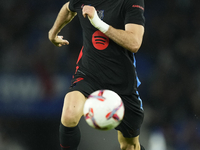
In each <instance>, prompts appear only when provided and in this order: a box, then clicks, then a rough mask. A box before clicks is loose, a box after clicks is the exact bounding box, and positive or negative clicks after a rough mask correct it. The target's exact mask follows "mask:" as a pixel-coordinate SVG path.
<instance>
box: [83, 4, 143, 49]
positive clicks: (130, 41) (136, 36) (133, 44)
mask: <svg viewBox="0 0 200 150" xmlns="http://www.w3.org/2000/svg"><path fill="white" fill-rule="evenodd" d="M82 11H83V16H84V17H86V16H88V18H89V20H90V22H91V24H92V25H93V26H94V27H96V28H97V29H99V30H100V31H101V32H103V33H104V34H105V35H106V36H108V37H109V38H110V39H112V40H113V41H114V42H116V43H117V44H118V45H120V46H122V47H124V48H126V49H127V50H129V51H131V52H133V53H136V52H137V51H138V49H139V48H140V46H141V44H142V40H143V34H144V27H143V26H142V25H137V24H131V23H130V24H126V25H125V30H121V29H115V28H113V27H112V26H109V25H108V24H106V23H105V22H103V21H102V20H101V19H100V18H99V17H98V15H97V12H96V10H95V8H94V7H92V6H84V7H83V10H82Z"/></svg>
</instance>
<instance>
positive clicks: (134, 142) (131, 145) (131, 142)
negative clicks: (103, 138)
mask: <svg viewBox="0 0 200 150" xmlns="http://www.w3.org/2000/svg"><path fill="white" fill-rule="evenodd" d="M118 141H119V144H120V148H121V149H122V150H140V143H139V135H138V136H136V137H132V138H125V137H124V136H123V134H122V133H121V132H120V131H118Z"/></svg>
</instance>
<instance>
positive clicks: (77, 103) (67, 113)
mask: <svg viewBox="0 0 200 150" xmlns="http://www.w3.org/2000/svg"><path fill="white" fill-rule="evenodd" d="M85 101H86V97H85V96H84V95H83V94H82V93H81V92H79V91H72V92H69V93H67V94H66V96H65V99H64V104H63V110H62V117H61V122H62V123H63V124H64V125H66V126H68V127H69V126H74V125H76V124H77V123H78V122H79V120H80V118H81V116H82V115H83V107H84V104H85Z"/></svg>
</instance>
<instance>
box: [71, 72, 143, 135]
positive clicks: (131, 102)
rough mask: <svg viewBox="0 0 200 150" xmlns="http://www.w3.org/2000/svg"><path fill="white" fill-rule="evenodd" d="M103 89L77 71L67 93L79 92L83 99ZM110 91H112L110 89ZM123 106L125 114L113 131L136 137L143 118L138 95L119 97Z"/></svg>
mask: <svg viewBox="0 0 200 150" xmlns="http://www.w3.org/2000/svg"><path fill="white" fill-rule="evenodd" d="M100 89H105V88H104V87H103V86H101V85H100V84H99V83H97V82H95V80H92V78H91V77H88V76H86V75H84V73H81V71H78V72H77V73H76V74H75V75H74V78H73V79H72V81H71V86H70V88H69V90H68V92H72V91H80V92H81V93H82V94H83V95H84V96H85V97H88V96H89V95H90V94H91V93H92V92H94V91H96V90H100ZM110 90H112V89H110ZM119 96H120V97H121V99H122V101H123V103H124V106H125V114H124V118H123V120H122V122H121V123H120V125H119V126H117V127H116V128H115V129H116V130H119V131H121V132H122V134H123V136H124V137H126V138H132V137H136V136H138V135H139V134H140V127H141V125H142V122H143V118H144V111H143V109H142V108H141V101H140V100H139V97H138V95H135V94H132V95H119Z"/></svg>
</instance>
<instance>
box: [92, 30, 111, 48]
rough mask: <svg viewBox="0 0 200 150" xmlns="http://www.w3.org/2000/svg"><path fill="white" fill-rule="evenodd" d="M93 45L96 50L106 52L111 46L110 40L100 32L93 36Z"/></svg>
mask: <svg viewBox="0 0 200 150" xmlns="http://www.w3.org/2000/svg"><path fill="white" fill-rule="evenodd" d="M92 44H93V46H94V47H95V48H96V49H98V50H104V49H106V48H107V47H108V45H109V38H108V37H107V36H106V35H105V34H103V33H102V32H101V31H99V30H98V31H96V32H94V33H93V35H92Z"/></svg>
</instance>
